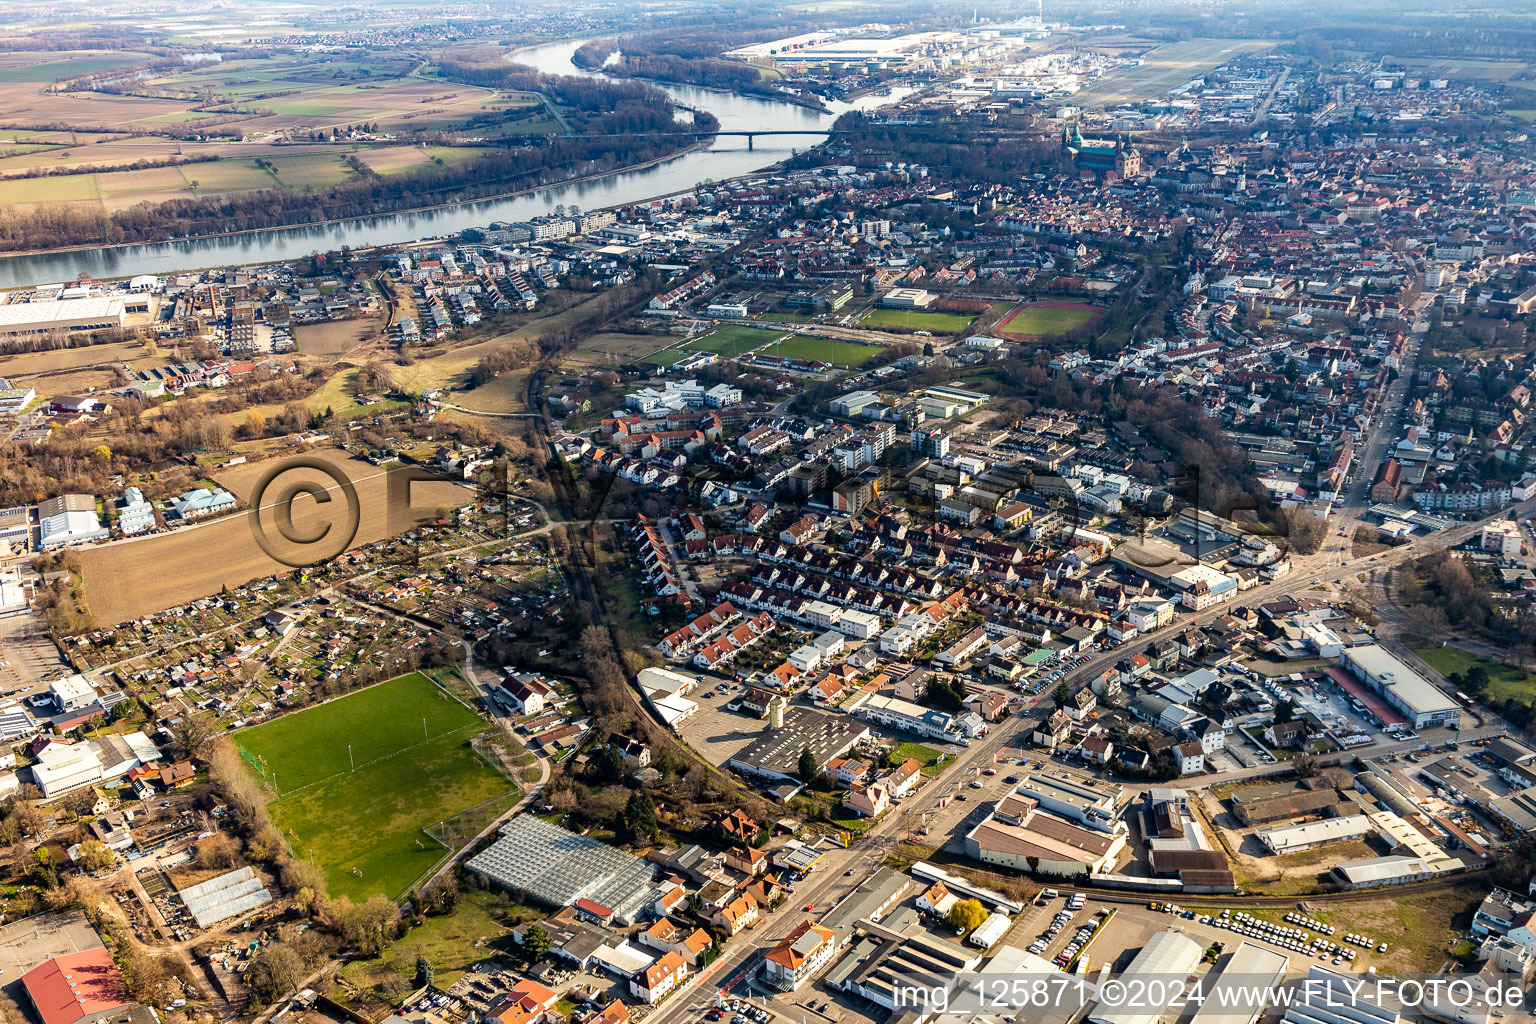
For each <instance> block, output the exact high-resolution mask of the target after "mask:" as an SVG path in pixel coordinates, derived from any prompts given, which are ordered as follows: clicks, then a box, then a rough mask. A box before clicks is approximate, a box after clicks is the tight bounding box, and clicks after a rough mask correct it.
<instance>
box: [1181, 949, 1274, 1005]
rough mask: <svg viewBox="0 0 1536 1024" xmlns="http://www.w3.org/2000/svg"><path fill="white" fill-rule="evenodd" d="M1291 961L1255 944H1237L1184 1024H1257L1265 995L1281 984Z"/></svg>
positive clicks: (1216, 971)
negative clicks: (1255, 1022) (1198, 1005)
mask: <svg viewBox="0 0 1536 1024" xmlns="http://www.w3.org/2000/svg"><path fill="white" fill-rule="evenodd" d="M1290 963H1291V958H1290V957H1288V956H1286V955H1285V954H1284V953H1281V952H1279V951H1278V950H1273V949H1268V948H1266V947H1264V946H1260V945H1258V944H1257V943H1254V942H1241V943H1238V946H1237V949H1236V950H1235V951H1234V952H1233V953H1232V955H1231V956H1229V957H1227V958H1226V962H1225V963H1222V964H1219V965H1218V966H1217V967H1216V969H1214V970H1213V971H1212V972H1211V973H1210V974H1209V975H1207V976H1206V986H1205V998H1204V999H1202V1000H1201V1003H1200V1008H1199V1009H1198V1010H1196V1011H1195V1013H1194V1015H1193V1016H1191V1017H1189V1018H1188V1019H1187V1020H1186V1021H1185V1022H1184V1024H1254V1021H1256V1020H1258V1019H1259V1017H1260V1015H1261V1014H1263V1012H1264V1008H1265V1005H1266V1000H1265V999H1264V992H1265V990H1266V989H1271V988H1273V987H1274V986H1275V985H1277V984H1279V982H1280V979H1282V978H1284V977H1285V969H1286V968H1287V967H1288V966H1290Z"/></svg>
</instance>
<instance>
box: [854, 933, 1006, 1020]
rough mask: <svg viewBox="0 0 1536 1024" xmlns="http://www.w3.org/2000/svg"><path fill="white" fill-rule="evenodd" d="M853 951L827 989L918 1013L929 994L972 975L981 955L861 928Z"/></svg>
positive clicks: (922, 937) (933, 940)
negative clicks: (838, 990)
mask: <svg viewBox="0 0 1536 1024" xmlns="http://www.w3.org/2000/svg"><path fill="white" fill-rule="evenodd" d="M862 931H863V935H862V936H861V937H860V938H859V940H858V941H857V942H856V943H855V944H854V948H853V951H852V952H851V953H849V954H848V956H846V957H844V958H843V960H842V961H841V962H839V963H838V965H837V969H836V970H835V971H834V972H833V973H832V974H831V975H829V976H828V978H827V984H828V986H831V987H836V988H840V989H842V990H843V991H844V992H848V993H851V994H853V995H857V996H860V997H862V998H864V999H867V1000H869V1001H870V1002H872V1003H874V1004H875V1005H877V1006H881V1007H884V1008H885V1009H887V1010H896V1011H901V1010H917V1011H918V1012H922V1010H923V1009H924V1008H925V1004H926V1002H927V997H928V995H929V994H930V993H933V992H935V991H941V990H943V989H946V988H948V987H950V986H951V985H952V984H953V983H954V981H955V978H956V976H957V975H959V974H962V973H964V972H967V971H971V970H974V969H975V967H976V965H977V964H978V963H980V962H981V955H982V954H981V953H980V952H979V951H977V950H969V949H966V948H965V947H964V946H961V945H958V944H957V943H954V942H950V941H949V940H947V939H942V938H939V937H938V936H936V935H932V934H929V933H919V934H916V935H912V934H908V933H907V932H906V931H897V930H894V929H889V928H886V927H885V926H884V925H878V924H873V923H866V924H865V925H864V926H863V928H862Z"/></svg>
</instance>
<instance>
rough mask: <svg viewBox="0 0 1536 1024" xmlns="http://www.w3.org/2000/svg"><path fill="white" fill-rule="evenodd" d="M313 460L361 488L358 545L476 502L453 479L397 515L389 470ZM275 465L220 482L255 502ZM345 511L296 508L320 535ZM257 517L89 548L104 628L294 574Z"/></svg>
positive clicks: (299, 526) (420, 493)
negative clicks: (263, 540) (260, 539)
mask: <svg viewBox="0 0 1536 1024" xmlns="http://www.w3.org/2000/svg"><path fill="white" fill-rule="evenodd" d="M312 454H313V455H315V456H318V457H320V458H323V459H326V460H327V461H329V462H331V463H333V464H334V465H335V466H336V467H337V468H338V469H339V470H341V472H342V473H343V474H344V475H345V476H346V477H347V479H349V480H351V481H352V483H353V486H354V487H355V488H356V489H357V497H358V506H359V512H360V518H359V523H358V529H357V536H356V539H355V541H354V542H353V544H352V546H353V547H358V546H361V545H364V544H371V543H373V542H374V541H378V540H383V539H384V538H385V537H388V536H392V535H393V534H394V533H398V532H403V531H404V530H407V529H410V528H411V527H412V526H414V525H416V524H417V523H421V522H425V521H426V520H428V519H430V518H432V517H433V515H434V514H435V513H436V510H437V509H438V508H440V507H442V506H450V507H453V506H457V505H460V504H462V503H464V502H465V501H467V500H469V492H467V491H465V490H464V489H463V488H461V487H458V486H456V485H455V484H452V483H449V482H447V481H444V482H442V483H430V484H416V485H415V486H414V487H413V488H412V495H411V497H412V503H411V507H410V508H409V509H399V510H395V511H394V512H393V513H392V512H391V510H390V508H389V506H388V496H389V491H388V486H389V485H388V483H387V481H386V479H385V475H386V474H385V471H384V470H382V469H379V468H378V467H375V466H370V465H369V464H368V463H366V462H363V461H361V460H356V459H350V458H348V457H347V456H346V455H345V454H344V453H342V452H340V451H337V450H325V451H318V452H314V453H312ZM270 466H271V463H269V462H255V463H250V464H248V465H244V466H237V467H235V468H234V469H231V470H228V471H226V472H223V473H219V474H217V476H216V478H215V479H216V480H217V482H218V483H219V484H220V485H221V486H223V487H227V488H228V489H229V490H230V491H231V492H233V493H234V494H235V496H236V497H238V498H239V499H240V500H241V501H242V502H248V501H249V500H250V498H251V496H252V495H251V490H252V488H253V487H255V485H256V483H257V482H258V481H259V480H260V479H261V476H262V475H263V474H264V473H266V472H267V471H268V469H269V468H270ZM289 476H292V477H294V478H295V479H296V480H297V479H303V480H310V481H318V482H320V483H322V484H325V485H327V486H331V487H334V483H333V482H332V481H330V480H329V479H328V478H327V477H324V476H321V475H320V474H318V473H317V472H313V471H311V472H309V473H306V474H304V475H303V476H302V477H301V476H300V475H299V474H298V473H294V474H288V475H285V476H284V477H283V480H282V481H280V484H286V483H288V482H290V481H289ZM345 507H346V506H345V502H343V501H341V500H339V496H335V495H333V498H332V501H331V502H330V503H329V504H327V505H318V504H317V503H316V502H315V501H314V500H313V499H311V498H307V497H301V498H299V499H298V500H296V501H295V502H294V506H293V521H294V526H295V529H296V530H297V531H301V532H306V533H318V532H319V531H320V529H322V528H323V526H325V525H326V524H336V525H335V526H333V528H334V529H340V528H342V526H344V525H345ZM271 514H272V513H271V512H270V511H269V512H268V513H266V515H271ZM251 515H252V513H251V512H249V511H239V512H236V513H234V514H232V515H229V516H225V517H223V518H221V519H217V520H213V521H210V522H207V523H203V524H198V525H192V526H186V527H182V528H181V529H178V530H175V531H173V532H171V533H168V534H160V535H157V536H153V537H146V538H142V539H136V540H128V541H120V542H117V543H113V544H104V545H95V546H91V547H86V548H82V549H81V550H80V563H81V577H82V583H83V588H84V594H85V602H86V606H87V608H88V609H89V611H90V615H91V618H92V620H93V621H94V622H96V623H97V624H98V625H112V624H115V623H119V622H126V621H128V620H129V619H135V618H138V617H139V616H142V615H149V614H152V613H154V612H157V611H162V610H164V609H166V608H171V607H174V606H176V605H180V604H185V603H186V602H188V601H192V600H195V599H196V598H199V597H206V596H208V595H209V594H217V593H218V592H219V590H220V588H221V587H223V586H225V585H226V584H227V585H229V586H230V587H238V586H242V585H244V584H246V583H249V582H250V581H251V580H254V579H260V578H261V577H263V576H271V575H273V574H274V573H279V572H287V571H289V566H286V565H283V564H282V563H280V562H277V561H274V560H273V559H272V558H271V557H270V556H268V555H267V554H266V552H265V551H263V550H262V549H261V547H260V546H259V545H258V544H257V542H256V539H255V535H254V532H253V528H252V523H251ZM265 519H266V516H265V515H264V516H263V520H264V521H265ZM266 525H267V526H268V527H270V525H271V524H270V523H267V524H266ZM125 579H131V580H134V581H135V585H134V586H132V587H124V586H122V581H123V580H125Z"/></svg>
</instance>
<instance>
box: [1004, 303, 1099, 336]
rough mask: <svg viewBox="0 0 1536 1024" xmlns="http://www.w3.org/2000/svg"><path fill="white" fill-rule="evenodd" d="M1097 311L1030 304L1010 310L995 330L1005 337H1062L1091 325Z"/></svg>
mask: <svg viewBox="0 0 1536 1024" xmlns="http://www.w3.org/2000/svg"><path fill="white" fill-rule="evenodd" d="M1099 313H1100V310H1099V309H1098V308H1096V307H1094V306H1089V305H1086V304H1084V303H1081V302H1030V303H1026V304H1024V305H1021V306H1017V307H1015V308H1014V310H1013V312H1011V313H1009V314H1008V315H1007V316H1005V317H1003V319H1001V320H999V321H998V322H997V327H996V328H995V329H996V331H997V333H998V334H1001V335H1002V336H1003V337H1005V338H1040V337H1044V336H1046V335H1051V334H1065V333H1066V332H1067V331H1075V330H1076V329H1077V328H1079V327H1082V326H1084V325H1085V324H1089V323H1092V322H1093V320H1094V318H1095V317H1097V316H1098V315H1099Z"/></svg>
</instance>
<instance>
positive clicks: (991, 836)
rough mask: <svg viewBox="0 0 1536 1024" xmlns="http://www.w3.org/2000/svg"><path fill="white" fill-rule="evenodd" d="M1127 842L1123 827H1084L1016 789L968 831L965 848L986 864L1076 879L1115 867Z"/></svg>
mask: <svg viewBox="0 0 1536 1024" xmlns="http://www.w3.org/2000/svg"><path fill="white" fill-rule="evenodd" d="M1125 844H1126V834H1125V832H1123V831H1121V832H1105V831H1101V830H1098V829H1091V828H1084V827H1082V826H1081V825H1078V824H1075V823H1073V822H1071V821H1068V820H1066V819H1065V818H1062V817H1058V816H1057V815H1055V814H1051V813H1048V812H1047V811H1045V810H1043V809H1041V807H1040V806H1039V803H1038V801H1036V800H1034V799H1033V798H1031V797H1027V796H1023V795H1021V794H1019V793H1013V794H1010V795H1009V796H1006V797H1004V798H1003V799H1002V800H1000V801H999V802H998V804H997V808H996V809H995V810H994V811H993V812H992V813H991V814H990V815H988V816H987V817H986V818H984V819H983V820H982V821H981V822H979V823H978V824H977V825H976V827H975V828H973V829H971V831H970V832H969V833H967V834H966V837H965V852H966V855H967V856H970V857H974V858H975V859H976V860H979V861H981V862H982V863H984V864H996V865H998V866H1000V867H1007V868H1013V869H1015V870H1018V871H1029V872H1035V873H1038V874H1043V875H1049V876H1051V877H1055V878H1071V877H1074V876H1081V875H1090V874H1106V873H1109V872H1112V871H1114V869H1115V865H1116V863H1117V862H1118V860H1119V857H1120V853H1121V851H1122V850H1124V849H1125Z"/></svg>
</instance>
